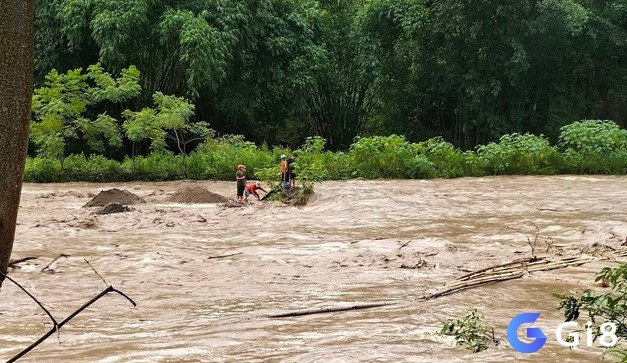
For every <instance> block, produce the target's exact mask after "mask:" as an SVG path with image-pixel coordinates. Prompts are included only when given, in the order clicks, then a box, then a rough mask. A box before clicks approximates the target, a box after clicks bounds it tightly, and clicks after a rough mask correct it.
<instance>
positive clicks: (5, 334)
mask: <svg viewBox="0 0 627 363" xmlns="http://www.w3.org/2000/svg"><path fill="white" fill-rule="evenodd" d="M190 185H196V186H202V187H206V188H207V189H209V190H210V191H212V192H215V193H218V194H222V195H224V196H227V197H229V198H234V196H235V195H234V194H235V183H231V182H212V181H208V182H194V181H181V182H164V183H120V184H117V183H116V184H87V183H69V184H26V185H25V186H24V188H23V194H22V203H21V207H20V214H19V217H18V223H19V225H18V229H17V240H16V243H15V246H14V252H13V258H14V259H17V258H22V257H27V256H33V257H38V259H37V260H32V261H28V262H26V263H24V264H21V266H22V267H21V268H20V269H15V270H13V271H12V272H11V277H13V278H14V279H16V280H17V281H19V282H21V283H22V284H23V285H24V287H25V288H27V289H28V290H29V291H30V292H31V293H32V294H33V295H35V296H36V297H38V298H39V299H40V300H41V301H42V302H43V303H44V304H45V306H46V307H47V308H48V309H50V310H51V312H52V313H53V315H54V316H55V317H56V318H57V320H59V321H60V320H62V319H63V318H65V317H66V316H67V315H68V314H70V313H71V312H72V311H73V310H75V309H76V308H78V307H79V306H80V305H82V304H83V303H84V302H86V301H87V300H89V299H90V298H91V297H93V296H95V295H97V294H98V293H99V292H100V291H102V290H103V289H104V288H105V287H106V285H105V284H104V283H103V281H102V280H100V278H99V277H98V276H97V275H96V274H95V273H94V272H93V270H92V269H91V268H90V267H89V266H88V265H87V264H86V263H85V259H87V260H88V261H89V262H90V264H91V265H92V266H93V267H94V268H95V269H96V270H97V271H98V272H99V273H100V275H102V276H103V277H104V278H105V280H106V282H107V283H108V284H111V285H113V286H114V287H116V288H118V289H120V290H122V291H124V292H125V293H127V294H128V295H129V296H130V297H131V298H133V299H134V300H135V301H136V302H137V304H138V307H137V308H133V307H131V305H130V304H129V303H128V302H127V301H126V300H124V299H123V298H121V297H120V296H117V295H109V296H107V297H105V298H104V299H102V300H100V301H99V302H97V303H96V304H95V305H94V306H93V307H91V308H89V309H87V310H85V311H84V312H83V313H81V315H79V316H78V317H76V318H75V319H74V320H72V321H71V323H69V324H68V325H66V326H65V327H64V328H63V329H61V331H60V336H59V339H57V338H56V337H51V338H49V339H48V340H47V341H46V342H44V343H43V344H42V345H40V346H39V347H37V348H35V350H33V351H32V352H30V353H29V354H28V355H26V356H25V357H24V358H23V359H21V360H20V362H53V363H54V362H102V363H105V362H111V363H113V362H277V361H282V362H316V361H323V362H355V361H376V362H399V361H405V362H503V361H535V362H555V361H561V362H580V361H581V362H584V361H596V360H600V357H601V353H602V351H603V350H602V349H600V348H598V347H593V348H587V347H582V348H581V349H577V350H573V351H571V350H569V349H568V348H565V347H562V346H560V345H558V344H557V342H556V340H555V337H554V335H553V333H552V332H551V329H553V331H554V329H555V327H556V326H557V325H558V324H559V323H560V321H561V320H560V319H561V312H559V311H556V307H557V304H558V302H557V300H556V299H555V298H553V297H552V296H551V294H552V293H553V292H562V293H563V292H567V291H568V290H571V289H580V290H581V289H584V288H586V287H590V286H591V283H592V281H593V279H594V275H595V273H596V272H597V271H599V270H600V269H601V268H602V267H603V266H610V265H615V262H611V261H599V262H594V263H590V264H586V265H583V266H579V267H569V268H566V269H562V270H555V271H550V272H538V273H533V274H531V275H529V276H526V277H525V278H523V279H517V280H512V281H508V282H503V283H498V284H492V285H488V286H483V287H478V288H475V289H471V290H467V291H463V292H459V293H456V294H453V295H450V296H445V297H442V298H439V299H435V300H432V301H428V302H415V303H413V302H414V301H415V300H416V299H417V297H419V296H421V295H423V294H425V293H427V292H430V291H432V290H434V289H436V288H437V287H439V286H441V285H443V284H444V283H446V282H447V281H450V280H452V279H454V278H456V277H458V276H460V275H463V274H465V273H467V272H468V271H471V270H476V269H480V268H483V267H487V266H489V265H493V264H498V263H503V262H507V261H511V260H514V259H517V258H522V257H529V256H530V254H531V249H530V247H529V246H528V241H527V238H528V237H530V238H531V239H532V240H533V238H534V235H535V233H536V229H535V227H534V225H533V224H535V225H537V226H538V228H539V232H540V235H539V238H538V242H537V246H536V250H535V252H536V254H537V255H544V254H546V255H549V256H559V255H562V256H567V255H573V254H581V253H582V251H583V252H584V253H587V254H591V253H595V254H603V253H604V252H606V251H610V248H621V247H623V248H624V247H625V246H627V222H626V221H625V217H624V210H625V206H626V205H627V177H615V176H551V177H538V176H533V177H532V176H524V177H523V176H515V177H487V178H461V179H453V180H440V179H437V180H411V181H394V180H392V181H391V180H385V181H383V180H377V181H360V180H353V181H334V182H324V183H321V184H318V185H316V187H315V190H316V192H315V196H314V197H313V198H312V200H311V201H310V202H309V204H308V205H306V206H304V207H292V206H283V205H280V204H275V203H265V202H261V203H260V202H256V201H253V202H252V203H251V205H250V206H247V207H244V208H222V207H220V205H219V204H176V203H168V202H166V200H167V198H168V196H170V195H171V194H172V193H174V192H175V190H177V189H178V188H180V187H183V186H190ZM114 187H115V188H120V189H125V190H128V191H130V192H132V193H135V194H137V195H138V196H140V197H142V198H144V199H145V200H146V202H147V203H146V204H139V205H134V206H132V207H133V208H134V211H131V212H127V213H119V214H110V215H98V216H94V215H91V212H93V211H94V210H95V209H94V208H90V209H87V208H81V207H82V206H83V205H84V204H85V203H87V202H88V201H89V200H90V199H91V197H93V195H95V194H97V193H98V192H99V191H101V190H106V189H110V188H114ZM546 241H549V243H546ZM59 254H67V255H69V256H70V257H68V258H61V259H59V260H58V261H57V262H56V263H55V264H54V265H53V266H51V268H52V270H53V272H54V273H41V269H42V268H43V267H44V266H45V265H47V264H48V263H49V262H50V261H52V260H53V259H54V258H55V257H57V256H58V255H59ZM226 255H232V256H227V257H223V256H226ZM216 257H218V258H216ZM421 260H422V261H423V265H422V266H421V267H420V268H407V267H414V266H415V265H416V264H417V263H419V262H420V261H421ZM0 297H1V298H2V299H3V301H4V303H3V304H1V305H0V321H2V324H0V360H3V359H4V360H6V359H9V358H10V357H12V356H13V355H14V354H16V353H18V352H19V351H20V350H21V349H23V348H24V347H26V346H28V345H29V344H30V343H32V342H33V341H35V340H36V339H37V338H38V337H39V336H41V335H42V334H43V333H45V332H46V331H47V330H48V329H50V326H51V324H50V322H49V321H48V319H47V317H46V316H45V315H44V313H43V312H42V311H41V310H40V309H39V308H38V307H37V306H36V305H35V304H34V303H32V302H31V301H30V300H29V298H28V297H27V296H26V295H25V294H23V293H22V292H20V291H19V289H18V288H17V287H15V286H14V285H12V284H10V283H8V282H6V283H5V284H4V285H3V287H2V291H1V292H0ZM370 302H394V303H399V305H393V306H388V307H382V308H377V309H371V310H361V311H352V312H341V313H333V314H326V315H311V316H305V317H298V318H286V319H270V318H267V317H266V316H267V315H268V314H276V313H282V312H289V311H293V310H300V309H311V308H324V307H330V306H338V305H342V304H355V303H370ZM470 306H474V307H477V308H478V309H479V310H480V311H481V312H483V313H484V314H485V315H486V318H487V320H488V322H489V323H490V324H492V325H493V326H494V327H495V333H496V337H497V338H501V344H500V346H499V347H495V348H491V349H489V350H487V351H484V352H482V353H478V354H472V353H470V352H469V351H466V350H464V349H463V348H459V347H453V346H452V345H451V341H450V340H448V339H444V338H442V337H440V336H438V335H437V334H435V333H436V332H437V331H439V329H440V328H441V326H442V322H443V321H444V320H446V319H448V318H459V317H461V316H462V315H463V312H464V310H465V309H466V308H467V307H470ZM528 311H539V312H541V313H542V315H541V317H540V320H538V323H537V324H536V325H535V326H537V327H540V328H541V329H542V330H543V331H544V332H545V334H546V335H547V337H548V338H549V340H548V341H547V343H546V345H545V346H544V348H542V350H541V351H540V352H538V353H536V354H533V355H522V354H520V353H517V352H516V351H514V350H513V349H512V348H511V347H510V346H509V344H508V343H507V338H506V327H507V324H508V323H509V321H510V320H511V318H513V317H514V316H515V315H518V314H519V313H522V312H528ZM59 342H60V343H59Z"/></svg>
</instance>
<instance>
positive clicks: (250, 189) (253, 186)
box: [246, 182, 267, 200]
mask: <svg viewBox="0 0 627 363" xmlns="http://www.w3.org/2000/svg"><path fill="white" fill-rule="evenodd" d="M257 190H261V191H263V192H265V193H267V191H266V190H265V189H263V188H262V187H261V183H260V182H255V183H254V184H250V185H249V186H247V187H246V200H248V196H249V195H251V194H252V195H254V196H255V197H256V198H257V200H261V197H259V193H258V192H257Z"/></svg>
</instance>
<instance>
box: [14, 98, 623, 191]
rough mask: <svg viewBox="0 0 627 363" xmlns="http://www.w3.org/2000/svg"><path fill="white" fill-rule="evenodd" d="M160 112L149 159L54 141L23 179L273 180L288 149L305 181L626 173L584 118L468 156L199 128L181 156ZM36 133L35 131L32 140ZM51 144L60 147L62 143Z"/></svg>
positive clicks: (616, 138) (378, 141)
mask: <svg viewBox="0 0 627 363" xmlns="http://www.w3.org/2000/svg"><path fill="white" fill-rule="evenodd" d="M159 97H165V96H163V95H161V96H159ZM168 102H174V103H176V102H180V103H181V104H182V105H183V107H182V108H183V109H184V111H183V112H188V111H187V109H186V106H185V105H187V104H186V103H185V101H184V100H175V99H170V100H168ZM160 107H162V109H161V110H159V111H153V110H150V111H148V112H146V109H145V110H144V111H142V112H146V113H148V114H149V115H151V116H150V118H157V119H158V118H160V117H164V118H166V121H157V122H156V124H157V126H154V124H153V123H150V126H147V129H146V130H143V129H141V127H139V131H138V134H142V135H143V134H144V133H145V134H146V135H149V134H151V133H153V134H155V135H157V136H155V139H154V140H157V141H158V142H157V143H158V144H159V147H155V150H154V151H153V152H152V153H150V154H149V155H146V156H125V157H124V158H123V159H122V160H120V161H118V160H114V159H109V158H106V157H104V156H103V155H100V154H98V153H91V154H85V153H81V154H70V155H68V156H63V157H61V155H62V154H61V153H56V154H55V153H54V150H55V149H54V148H56V147H57V145H58V144H57V143H54V142H51V143H49V144H46V143H41V145H42V147H44V150H45V148H46V147H52V148H53V151H49V152H47V153H45V154H43V155H46V156H45V157H42V156H37V157H31V158H29V159H28V160H27V163H26V171H25V175H24V178H25V181H28V182H66V181H91V182H113V181H131V180H178V179H195V180H205V179H214V180H231V179H233V178H234V170H235V167H236V166H237V164H245V165H246V166H247V168H248V171H247V172H248V178H249V179H263V180H272V179H277V180H278V176H276V175H277V174H278V170H279V169H278V168H279V167H278V165H279V160H280V155H281V154H291V153H293V152H296V153H297V154H298V159H297V162H296V163H295V169H296V172H297V174H298V175H299V179H300V180H304V181H312V182H314V181H322V180H330V179H350V178H365V179H377V178H401V179H403V178H436V177H443V178H453V177H462V176H486V175H509V174H524V175H530V174H532V175H551V174H625V173H627V131H626V130H624V129H621V128H620V127H618V125H616V124H615V123H613V122H611V121H602V120H583V121H577V122H574V123H572V124H569V125H566V126H564V127H562V128H561V131H560V134H559V137H558V139H557V142H556V143H554V144H552V143H551V142H550V141H549V139H548V138H546V137H545V136H542V135H532V134H518V133H514V134H507V135H504V136H502V137H501V138H500V140H499V141H497V142H491V143H488V144H486V145H479V146H478V147H477V148H476V149H475V150H467V151H462V150H461V149H459V148H457V147H455V146H454V145H453V144H451V143H450V142H447V141H445V140H444V139H443V138H441V137H436V138H431V139H428V140H426V141H422V142H409V141H408V140H407V139H406V138H405V137H403V136H398V135H391V136H385V137H384V136H372V137H362V138H356V139H355V142H354V143H353V144H352V145H351V146H350V148H349V149H348V150H347V151H345V152H343V151H335V152H334V151H330V150H327V149H326V148H325V140H324V139H322V138H321V137H310V138H308V139H307V140H306V142H305V144H304V145H303V146H302V147H300V148H298V149H296V150H290V149H287V148H281V147H269V146H267V145H265V144H264V145H261V146H258V145H256V144H255V143H253V142H250V141H246V140H245V139H244V138H243V137H242V136H226V137H213V136H211V135H209V136H207V133H208V131H207V130H206V129H204V130H196V131H195V132H196V134H197V135H205V136H202V137H201V138H202V140H203V141H202V142H201V143H199V144H198V145H197V147H196V148H195V150H194V151H192V152H189V153H184V152H180V150H179V147H178V144H176V143H175V144H174V146H173V147H172V149H169V148H168V147H167V144H166V143H165V140H166V136H165V135H166V134H167V133H168V132H172V130H174V132H172V134H173V135H176V132H177V128H176V126H173V127H171V128H169V127H170V126H168V125H169V124H168V122H172V124H176V123H177V122H178V123H180V125H181V126H180V128H183V127H185V123H184V117H181V118H179V119H178V121H177V117H178V116H176V112H178V111H176V112H173V111H164V110H165V109H164V108H163V106H160ZM177 107H178V106H177ZM134 117H135V116H134ZM142 117H143V116H142ZM138 119H139V117H136V118H135V119H134V120H138ZM151 122H155V121H154V120H153V121H151ZM125 125H126V124H125ZM126 129H127V130H131V127H128V128H126ZM38 135H39V134H38V133H34V134H33V137H40V136H38ZM179 135H180V134H179ZM118 137H119V136H118ZM174 137H176V136H174ZM179 139H180V136H179ZM55 140H56V141H57V142H59V143H61V145H62V141H63V140H62V139H55ZM95 145H96V146H98V145H97V144H95ZM275 176H276V177H275Z"/></svg>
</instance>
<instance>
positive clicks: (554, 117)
mask: <svg viewBox="0 0 627 363" xmlns="http://www.w3.org/2000/svg"><path fill="white" fill-rule="evenodd" d="M36 4H37V8H36V47H35V49H36V82H37V84H38V85H42V84H43V83H44V82H45V81H46V78H45V77H46V75H47V74H48V73H49V72H50V70H52V69H56V70H57V72H58V73H59V74H62V73H66V72H67V71H70V70H73V69H77V68H83V69H87V68H88V67H89V66H90V65H92V64H100V65H101V67H103V69H104V70H106V71H107V72H110V73H111V74H112V75H114V77H119V76H121V75H122V71H123V70H124V69H128V68H129V67H131V66H134V67H136V68H137V69H138V70H139V71H140V72H141V78H140V80H139V85H140V86H141V95H140V96H139V97H138V98H137V99H135V100H133V101H132V105H130V106H133V107H134V108H133V111H139V110H141V109H142V108H143V107H150V105H151V103H152V102H153V95H154V94H155V92H157V91H159V92H162V93H163V94H165V95H172V96H176V97H186V98H187V99H189V100H190V101H191V102H192V103H194V104H195V116H194V117H193V118H192V119H191V122H192V123H193V122H195V121H198V120H204V121H207V122H209V123H210V124H211V127H212V128H213V129H214V130H215V131H216V133H217V134H242V135H244V136H245V137H246V138H247V139H249V140H252V141H255V142H259V143H261V142H268V143H270V144H283V145H288V146H289V145H300V144H302V142H303V141H304V139H305V138H306V137H307V136H312V135H318V136H322V137H323V138H325V139H326V140H327V146H328V147H330V148H331V149H346V148H348V147H349V145H350V144H351V143H352V142H353V139H354V137H355V136H368V135H388V134H391V133H399V134H404V135H406V136H407V137H408V138H409V139H410V140H413V141H420V140H424V139H426V138H429V137H432V136H442V137H443V138H444V139H445V140H447V141H450V142H452V143H453V144H454V145H456V146H458V147H461V148H463V149H470V148H473V147H475V146H476V145H478V144H480V143H487V142H490V141H495V140H498V138H499V137H500V136H501V135H503V134H505V133H511V132H522V133H524V132H533V133H537V134H540V133H542V134H546V135H549V136H550V137H552V138H555V137H556V136H557V134H558V132H559V129H560V127H562V126H563V125H566V124H568V123H570V122H572V121H575V120H579V119H592V118H595V119H597V118H598V119H612V120H614V121H616V122H617V123H618V124H620V125H622V126H624V125H625V122H626V121H627V41H626V40H627V20H626V19H627V0H611V1H610V0H607V1H605V0H604V1H588V0H521V1H516V2H507V3H503V2H502V1H497V0H488V1H485V0H481V1H479V0H443V1H432V0H364V1H355V0H233V1H230V0H229V1H227V0H179V1H164V0H123V1H107V0H51V1H41V0H37V1H36ZM109 107H115V106H114V105H109ZM100 111H102V112H104V111H107V109H106V107H105V108H103V109H101V110H100ZM110 113H111V112H109V113H107V114H110ZM121 122H122V121H121V120H120V119H118V120H117V123H118V126H120V125H121ZM125 145H126V147H128V145H130V144H129V143H128V142H127V143H125Z"/></svg>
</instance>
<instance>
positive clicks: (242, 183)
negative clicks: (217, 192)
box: [235, 164, 246, 202]
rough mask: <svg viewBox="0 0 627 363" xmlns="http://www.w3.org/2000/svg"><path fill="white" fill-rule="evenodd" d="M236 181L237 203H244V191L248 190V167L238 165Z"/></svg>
mask: <svg viewBox="0 0 627 363" xmlns="http://www.w3.org/2000/svg"><path fill="white" fill-rule="evenodd" d="M235 181H236V182H237V201H238V202H243V201H244V190H245V189H246V165H242V164H240V165H238V166H237V172H236V173H235Z"/></svg>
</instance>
